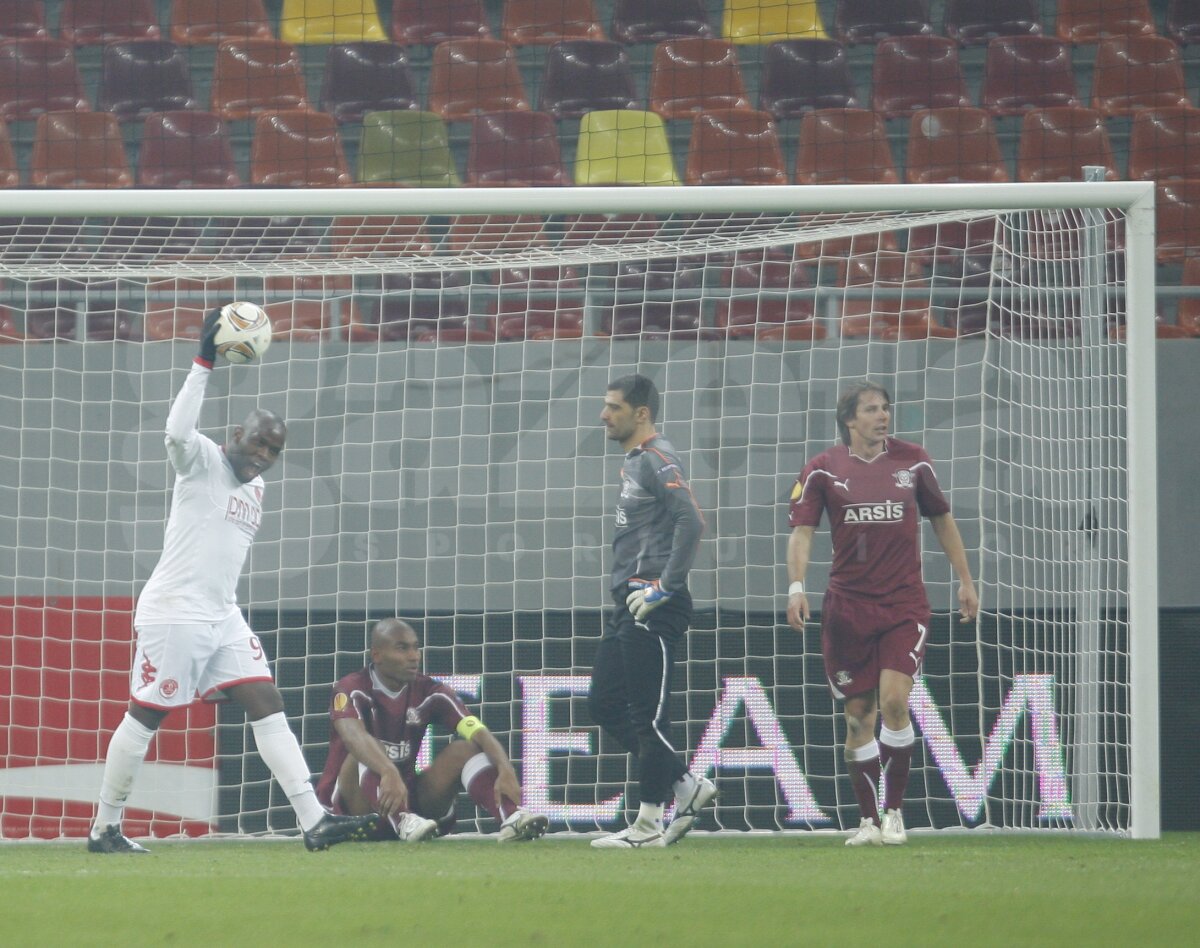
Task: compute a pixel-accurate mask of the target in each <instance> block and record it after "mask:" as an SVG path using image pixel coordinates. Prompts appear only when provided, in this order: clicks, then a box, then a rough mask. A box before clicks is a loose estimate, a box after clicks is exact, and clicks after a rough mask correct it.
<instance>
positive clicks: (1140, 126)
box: [1129, 108, 1200, 181]
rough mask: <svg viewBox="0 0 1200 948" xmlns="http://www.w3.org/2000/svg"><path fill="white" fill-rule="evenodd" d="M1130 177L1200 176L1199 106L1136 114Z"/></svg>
mask: <svg viewBox="0 0 1200 948" xmlns="http://www.w3.org/2000/svg"><path fill="white" fill-rule="evenodd" d="M1129 177H1130V178H1132V179H1134V180H1135V181H1136V180H1142V181H1169V180H1171V179H1173V178H1200V109H1192V108H1182V109H1181V108H1176V109H1144V110H1142V111H1140V112H1136V113H1135V114H1134V116H1133V129H1132V131H1131V133H1130V136H1129Z"/></svg>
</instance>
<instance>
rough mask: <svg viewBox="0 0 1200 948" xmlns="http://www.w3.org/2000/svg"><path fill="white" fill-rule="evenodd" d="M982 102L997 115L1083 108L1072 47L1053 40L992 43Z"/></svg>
mask: <svg viewBox="0 0 1200 948" xmlns="http://www.w3.org/2000/svg"><path fill="white" fill-rule="evenodd" d="M980 101H981V102H982V104H983V107H984V108H985V109H987V110H988V111H989V112H991V113H992V114H993V115H1019V114H1020V113H1022V112H1024V111H1025V110H1027V109H1033V108H1054V107H1057V106H1077V105H1083V101H1082V100H1081V99H1080V98H1079V91H1078V89H1077V88H1076V85H1075V68H1074V66H1073V65H1072V64H1071V48H1070V46H1068V45H1067V44H1066V43H1064V42H1062V40H1056V39H1053V38H1051V37H1049V36H1008V37H1001V38H999V39H995V40H992V42H990V43H989V44H988V48H987V60H986V61H985V63H984V70H983V91H982V92H981V94H980Z"/></svg>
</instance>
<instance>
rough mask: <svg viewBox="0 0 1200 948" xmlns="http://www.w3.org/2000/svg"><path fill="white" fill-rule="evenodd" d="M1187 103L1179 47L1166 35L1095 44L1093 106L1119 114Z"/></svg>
mask: <svg viewBox="0 0 1200 948" xmlns="http://www.w3.org/2000/svg"><path fill="white" fill-rule="evenodd" d="M1189 104H1190V103H1189V101H1188V97H1187V83H1186V81H1185V79H1184V75H1183V60H1182V58H1181V57H1180V55H1179V47H1177V46H1176V45H1175V44H1174V43H1172V42H1171V41H1170V40H1169V39H1167V38H1166V37H1165V36H1140V35H1135V36H1122V37H1117V38H1115V39H1106V40H1103V41H1101V42H1100V43H1099V44H1097V46H1096V65H1095V68H1094V69H1093V70H1092V107H1093V108H1096V109H1099V110H1100V111H1101V112H1103V113H1104V114H1105V115H1106V116H1118V115H1129V114H1131V113H1133V112H1134V111H1136V110H1137V109H1160V108H1169V107H1171V106H1185V105H1189Z"/></svg>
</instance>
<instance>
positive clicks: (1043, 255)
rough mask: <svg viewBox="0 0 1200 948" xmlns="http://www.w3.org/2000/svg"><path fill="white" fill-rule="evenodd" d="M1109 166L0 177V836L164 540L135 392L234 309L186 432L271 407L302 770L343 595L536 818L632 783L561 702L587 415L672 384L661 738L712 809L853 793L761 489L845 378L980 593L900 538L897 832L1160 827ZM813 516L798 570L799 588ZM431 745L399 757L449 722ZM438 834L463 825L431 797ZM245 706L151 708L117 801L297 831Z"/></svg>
mask: <svg viewBox="0 0 1200 948" xmlns="http://www.w3.org/2000/svg"><path fill="white" fill-rule="evenodd" d="M1149 195H1150V186H1149V185H1136V184H1095V185H1090V184H1068V185H1052V186H1050V185H1047V186H1037V185H1034V186H1024V185H997V186H976V185H972V186H969V187H956V186H940V187H924V186H886V187H876V186H860V187H832V186H831V187H821V188H802V187H799V188H783V187H781V188H775V187H768V188H713V189H680V188H661V189H660V188H640V189H639V188H632V189H626V188H615V189H610V190H592V189H565V190H563V191H553V190H550V191H547V190H536V191H535V190H522V189H511V190H506V191H488V190H479V191H474V192H463V191H437V190H433V191H396V190H386V189H378V190H346V191H325V192H307V193H304V192H287V193H281V192H210V193H201V192H173V193H158V194H143V195H131V194H123V195H122V194H111V193H110V194H104V193H101V192H78V193H75V194H65V193H55V194H41V195H39V194H18V195H16V196H15V197H14V202H13V204H12V205H11V209H10V210H9V211H8V212H7V213H9V214H10V215H12V216H10V217H9V218H8V219H6V220H5V221H4V222H2V223H0V278H2V280H3V284H2V289H0V294H2V298H0V303H2V305H3V309H2V310H0V335H2V336H3V339H2V340H0V341H2V342H3V343H4V344H3V345H0V382H2V384H0V404H2V406H3V411H0V439H3V441H4V442H5V443H6V444H7V445H8V449H7V450H6V451H4V452H3V455H2V457H0V470H2V472H3V476H2V477H0V483H2V484H3V485H4V486H3V487H2V488H0V525H2V529H3V532H4V535H5V537H6V538H7V542H6V543H5V544H4V545H3V548H2V549H0V667H2V668H3V674H4V676H5V679H6V681H5V684H6V686H7V687H6V690H5V694H4V696H3V697H0V748H2V752H3V758H2V760H3V769H2V770H0V830H2V834H3V836H4V837H26V836H32V837H57V836H71V835H80V834H82V833H83V832H84V831H85V828H86V826H87V825H88V822H89V820H90V818H91V814H92V804H93V801H94V799H95V795H96V792H97V789H98V785H99V773H100V768H101V764H100V762H101V761H102V759H103V752H104V749H105V747H106V744H107V740H108V735H109V734H110V733H111V731H112V729H113V728H114V727H115V725H116V724H117V722H118V721H119V719H120V717H121V714H122V713H123V710H124V708H125V705H126V702H127V698H128V681H129V674H130V662H131V655H132V648H131V638H132V634H133V632H132V628H131V626H132V608H133V603H134V601H135V597H136V596H137V594H138V592H139V590H140V588H141V586H142V585H143V584H144V582H145V580H146V578H147V577H148V575H149V573H150V571H151V569H152V568H153V566H154V564H155V562H156V560H157V557H158V554H159V552H160V549H161V544H162V538H163V528H164V524H165V518H166V514H167V510H168V505H169V497H170V486H171V482H172V476H171V472H170V468H169V465H168V462H167V459H166V455H165V451H164V448H163V440H162V438H163V426H164V422H165V418H166V414H167V410H168V406H169V404H170V401H171V399H172V398H173V396H174V395H175V393H176V392H177V390H178V388H179V386H180V384H181V383H182V380H183V377H184V374H185V373H186V371H187V369H188V366H189V363H190V359H191V356H192V354H193V352H194V346H195V342H194V339H195V337H196V334H197V331H198V327H199V323H200V321H201V319H202V318H203V315H204V313H205V311H206V310H208V309H209V308H211V307H213V306H215V305H218V304H221V303H223V302H227V301H231V300H234V299H250V300H254V301H257V302H261V303H262V304H264V305H265V306H266V308H267V311H268V313H269V314H270V316H271V318H272V321H273V324H274V328H275V343H274V345H273V346H272V347H271V349H270V351H269V352H268V353H267V356H266V359H265V362H264V363H263V364H261V365H253V366H246V367H241V366H221V367H219V368H218V369H217V371H216V372H215V373H214V375H213V377H212V379H211V380H210V383H209V386H208V395H207V397H206V401H205V405H204V411H203V415H202V417H201V430H202V431H204V432H205V433H207V434H209V435H210V436H212V437H214V438H215V439H216V440H218V441H222V440H223V439H224V436H225V433H226V432H227V431H228V430H229V429H230V428H231V427H232V426H234V425H236V424H238V423H239V422H240V420H241V419H242V418H243V417H244V416H245V415H246V413H247V412H248V410H249V409H250V408H252V407H254V406H264V407H269V408H272V409H274V410H275V411H277V412H279V413H280V414H281V415H283V416H284V417H285V418H286V419H287V422H288V428H289V438H288V445H287V449H286V451H285V452H284V454H283V456H282V459H281V462H280V463H279V465H277V467H276V468H275V470H273V471H272V472H271V474H269V475H268V478H267V481H268V483H267V488H266V494H265V500H264V508H265V511H266V512H265V514H264V521H263V523H262V526H261V528H260V530H259V533H258V537H257V539H256V541H255V543H254V544H253V547H252V549H251V553H250V557H249V561H248V567H247V570H246V572H245V575H244V577H243V581H242V584H241V586H240V588H239V600H240V602H241V603H242V604H243V606H244V608H245V610H246V612H247V615H248V618H249V622H250V624H251V626H252V627H253V628H254V630H255V631H256V633H257V634H258V635H259V636H260V638H261V639H262V641H263V643H264V645H265V647H266V649H267V651H268V654H269V655H270V656H271V657H272V658H273V667H274V672H275V676H276V679H277V682H278V684H279V686H280V688H281V690H282V692H283V695H284V697H285V699H286V702H287V713H288V717H289V719H290V722H291V724H292V726H293V728H294V729H295V731H296V732H297V734H298V735H299V736H300V739H301V742H302V744H303V747H304V749H305V752H306V754H307V755H308V758H309V762H310V765H311V767H312V769H313V771H314V773H315V772H319V771H320V770H321V768H322V766H323V763H324V757H325V746H326V742H327V739H328V735H329V718H328V707H329V701H330V694H331V685H332V684H333V683H334V682H335V681H336V680H337V679H338V678H339V677H341V676H343V675H345V674H347V673H349V672H351V671H353V670H355V669H357V668H359V667H361V666H362V665H363V664H364V661H365V635H366V631H367V629H368V627H369V624H370V623H371V622H372V621H373V620H376V619H379V618H382V617H386V616H392V615H399V616H402V617H404V618H406V619H408V620H409V621H411V622H412V623H413V625H414V626H415V627H416V628H417V629H418V631H419V634H420V636H421V639H422V641H423V646H424V667H425V670H426V671H427V672H428V673H430V674H432V675H435V676H438V677H441V678H443V679H444V680H446V681H448V682H450V683H451V684H452V685H453V686H454V687H456V688H457V689H458V690H459V691H460V692H461V693H462V694H463V696H464V697H465V699H466V701H467V702H468V704H469V705H471V706H473V707H475V708H477V709H478V713H479V715H480V717H481V718H482V719H483V721H484V722H485V723H486V724H487V726H488V727H489V728H490V729H491V730H492V731H493V732H494V733H495V734H496V735H497V736H498V737H499V739H500V740H501V741H502V742H503V743H504V744H505V745H506V746H507V747H508V749H509V751H510V753H511V755H512V757H513V759H514V761H515V762H516V764H517V767H518V771H519V774H520V776H521V778H522V782H523V787H524V794H525V803H526V805H527V806H529V807H531V808H533V809H535V810H540V811H543V812H545V813H546V814H548V815H549V816H550V818H551V820H552V830H553V831H575V832H588V831H595V830H597V829H611V828H613V827H614V826H615V825H616V824H618V823H619V822H620V821H622V820H623V819H624V818H625V809H626V807H627V806H628V805H629V801H630V800H631V793H632V794H634V796H633V798H632V799H633V802H634V803H635V804H636V796H635V794H636V787H635V785H633V784H631V783H630V779H631V775H630V773H629V772H628V769H627V759H626V757H625V755H624V754H621V753H619V752H618V749H617V748H615V747H613V746H611V745H610V744H609V743H608V742H607V741H606V740H603V739H601V738H600V735H599V734H598V732H597V729H596V728H595V727H594V726H593V724H592V722H591V720H590V718H589V715H588V712H587V708H586V699H585V695H586V691H587V684H588V674H589V670H590V666H591V660H592V656H593V655H594V653H595V648H596V644H597V641H598V638H599V636H600V633H601V629H602V626H603V619H604V614H605V611H606V610H607V609H609V608H611V603H610V601H609V599H608V596H607V575H608V568H609V559H610V558H609V551H608V544H609V542H610V541H611V533H612V520H611V511H612V508H613V505H614V504H615V502H616V493H617V488H616V481H617V474H618V471H619V467H620V462H621V456H620V455H621V452H620V450H619V449H618V448H617V447H616V446H615V445H612V444H609V443H607V441H606V439H605V437H604V432H603V430H602V427H601V425H600V423H599V413H600V409H601V404H602V400H603V395H604V392H605V389H606V386H607V383H608V382H609V381H610V380H611V379H613V378H615V377H618V376H620V375H624V374H627V373H629V372H633V371H637V372H641V373H644V374H646V375H649V376H650V377H652V378H653V379H654V380H655V381H656V382H657V384H658V386H659V388H660V390H661V391H662V394H663V408H662V411H661V414H660V430H661V431H663V432H664V433H665V435H666V436H667V437H668V438H669V439H670V440H671V441H672V442H673V443H674V444H675V445H676V446H677V447H678V448H679V449H680V450H681V452H682V454H683V456H684V457H685V459H686V464H687V467H688V474H689V479H690V482H691V485H692V488H693V490H694V492H695V494H696V496H697V498H698V501H699V503H700V504H701V506H702V508H703V509H704V511H705V515H706V519H707V524H708V526H707V532H706V534H705V537H704V540H703V542H702V547H701V550H700V553H699V555H698V557H697V559H696V563H695V567H694V569H693V571H692V573H691V579H690V587H691V591H692V595H693V596H694V598H695V601H696V615H695V619H694V622H693V625H692V629H691V631H690V632H689V633H688V636H687V640H686V646H685V647H684V649H683V650H682V656H681V662H680V665H679V668H678V670H677V677H676V695H675V696H674V698H673V702H672V710H673V717H674V720H675V722H676V726H675V732H674V738H675V742H676V745H677V747H678V748H679V749H680V750H681V751H685V752H686V754H687V758H688V760H689V761H690V762H691V765H692V769H693V770H695V771H697V772H700V771H703V772H707V773H709V774H710V775H712V776H713V777H714V779H715V780H716V781H717V784H718V787H719V788H720V798H719V801H718V805H717V807H716V809H715V811H714V813H713V815H712V816H707V817H706V818H705V821H704V824H703V828H706V829H714V830H716V829H720V830H767V831H786V830H793V831H802V830H823V829H824V830H836V829H845V828H848V827H851V826H854V825H856V824H857V819H858V814H857V810H856V808H855V805H854V799H853V794H852V792H851V789H850V784H849V780H848V776H847V772H846V765H845V762H844V759H843V753H842V749H841V748H842V743H843V741H844V739H845V729H844V724H843V721H842V718H841V713H840V708H839V706H838V705H837V704H836V703H835V702H834V701H833V699H832V698H831V696H830V692H829V688H828V686H827V684H826V682H825V680H824V676H823V669H822V663H821V658H820V642H819V636H818V633H817V629H816V624H815V623H813V624H810V627H809V629H808V630H807V631H806V632H805V633H804V634H798V633H796V632H794V631H793V630H792V629H790V628H789V627H788V625H787V622H786V618H785V616H784V608H785V590H786V584H787V576H786V572H785V568H784V559H785V557H784V551H785V546H786V542H787V533H788V528H787V526H786V514H787V501H788V495H789V492H790V490H791V486H792V483H793V481H794V478H795V476H796V474H797V472H798V471H799V470H800V468H801V467H802V466H803V465H804V463H805V461H806V459H807V458H809V457H811V456H812V455H814V454H816V453H818V452H819V451H821V450H824V449H825V448H826V447H828V446H830V445H831V444H833V443H834V442H835V441H836V439H837V431H836V426H835V422H834V410H835V404H836V401H837V397H838V394H839V392H840V391H841V390H842V389H843V388H844V387H845V386H846V385H847V384H849V383H850V382H852V381H856V380H861V379H863V378H864V377H866V378H870V379H873V380H875V381H878V382H881V383H883V384H884V385H885V386H887V388H888V389H889V390H890V391H891V394H892V398H893V402H894V405H895V411H894V417H893V429H894V433H895V434H896V435H897V436H898V437H901V438H905V439H909V440H913V441H916V442H919V443H921V444H922V445H924V447H925V448H926V449H927V450H928V452H929V453H930V455H931V456H932V457H933V459H934V462H935V467H936V470H937V474H938V477H939V480H940V483H941V485H942V488H943V490H944V491H945V493H946V495H947V497H948V498H949V499H950V502H951V504H952V507H953V512H954V515H955V517H956V519H957V521H958V523H959V525H960V528H961V530H962V533H963V536H964V539H965V542H966V545H967V549H968V554H969V558H970V561H971V565H972V569H973V570H974V572H975V574H976V575H977V576H978V578H979V588H980V592H981V597H982V601H983V613H982V615H981V616H980V618H979V620H978V621H977V622H975V623H972V624H970V625H963V624H960V623H959V622H958V621H957V615H955V613H954V610H955V608H956V586H955V584H954V582H953V576H952V573H951V570H950V567H949V565H948V563H947V561H946V558H945V557H944V556H943V555H942V553H941V551H940V548H938V546H937V544H936V542H935V541H934V540H933V537H932V533H931V532H930V531H929V530H928V528H927V527H926V528H925V530H926V532H925V534H924V543H923V546H924V555H923V567H924V575H925V579H926V582H927V585H928V589H929V594H930V599H931V602H932V605H933V610H934V621H933V625H932V629H931V631H930V637H929V642H928V657H927V659H926V664H925V669H924V674H923V675H922V676H921V678H920V679H919V680H918V681H917V682H916V685H915V687H914V691H913V696H912V712H913V719H914V722H915V726H916V729H917V732H918V734H919V740H918V747H917V750H916V754H915V758H914V763H913V770H912V777H911V780H910V783H909V790H908V795H907V799H906V803H905V818H906V822H907V824H908V826H909V827H910V828H914V829H921V828H937V829H945V828H973V827H1002V828H1011V829H1025V830H1030V829H1070V830H1087V831H1108V832H1116V833H1122V834H1129V835H1136V836H1147V835H1156V834H1157V832H1158V810H1157V808H1158V801H1157V767H1158V763H1157V704H1156V702H1157V695H1156V669H1157V666H1156V661H1157V658H1156V653H1155V650H1156V636H1157V618H1156V598H1155V596H1156V592H1155V571H1156V563H1155V516H1154V515H1155V506H1154V482H1155V481H1154V477H1155V475H1154V470H1155V466H1154V448H1155V444H1154V430H1153V425H1154V373H1153V305H1152V301H1151V300H1150V297H1149V296H1148V295H1147V294H1148V293H1150V292H1152V281H1153V262H1152V246H1151V245H1152V236H1153V235H1152V222H1150V221H1148V220H1147V218H1148V217H1152V210H1149V208H1151V207H1152V205H1151V204H1150V203H1149V200H1150V198H1149ZM830 559H831V550H830V544H829V537H828V529H827V524H825V525H823V526H822V528H820V529H819V530H818V532H817V540H816V544H815V547H814V562H813V565H812V568H811V569H810V572H809V575H808V586H809V588H810V589H811V590H812V591H813V595H812V601H813V604H814V608H815V609H816V611H817V612H818V613H819V611H820V606H821V592H822V591H823V590H824V587H825V584H826V579H827V577H828V569H829V563H830ZM446 739H447V738H446V737H445V736H439V737H438V738H437V739H435V740H434V741H432V748H430V747H426V748H425V757H426V759H428V753H429V751H430V750H431V749H432V750H433V751H436V750H437V749H438V748H440V747H441V746H443V744H444V741H445V740H446ZM458 816H459V824H458V825H459V829H460V830H465V831H472V830H476V829H479V830H482V831H488V830H490V829H493V827H492V826H491V825H490V820H489V819H488V818H487V817H486V816H484V815H481V814H478V813H476V812H475V810H474V807H473V806H472V805H471V804H470V801H469V800H467V799H466V798H465V796H464V797H463V798H462V803H461V804H460V806H459V812H458ZM294 829H295V824H294V819H293V816H292V813H291V810H290V808H289V807H288V805H287V801H286V799H284V797H283V796H282V794H281V793H280V791H279V788H278V787H277V786H273V785H272V783H271V781H270V779H269V774H268V773H267V771H266V769H265V767H264V766H263V765H262V763H261V761H260V760H259V759H258V757H257V756H256V755H255V754H254V752H253V742H252V741H251V740H250V738H249V736H248V728H247V726H246V725H245V722H244V718H243V716H242V714H241V712H240V711H239V710H238V709H236V708H234V707H231V706H230V705H228V704H221V703H217V704H207V703H197V704H195V705H193V706H192V707H191V708H190V709H189V710H188V711H187V713H186V714H184V713H179V714H177V715H172V716H171V717H169V718H168V720H167V723H166V724H165V725H164V728H163V730H162V731H161V732H160V734H159V736H158V737H157V739H156V742H155V745H154V747H153V749H152V752H151V756H150V758H149V759H148V762H147V765H146V767H145V768H144V770H143V772H142V775H141V777H140V778H139V781H138V784H137V786H136V788H135V792H134V795H133V797H132V798H131V809H130V811H129V820H128V824H127V832H128V833H129V834H130V835H144V834H147V833H153V834H158V835H168V834H177V833H183V834H188V835H204V834H215V833H239V834H259V835H262V834H273V833H286V832H289V831H294Z"/></svg>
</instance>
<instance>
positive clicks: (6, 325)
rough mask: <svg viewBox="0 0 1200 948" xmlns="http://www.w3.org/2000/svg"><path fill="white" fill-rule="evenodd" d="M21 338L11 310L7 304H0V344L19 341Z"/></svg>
mask: <svg viewBox="0 0 1200 948" xmlns="http://www.w3.org/2000/svg"><path fill="white" fill-rule="evenodd" d="M23 338H24V336H23V335H22V333H21V330H20V329H18V328H17V322H16V318H15V315H14V313H13V311H12V310H11V309H9V308H8V307H7V306H0V345H4V344H6V343H10V342H20V341H21V340H22V339H23Z"/></svg>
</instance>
